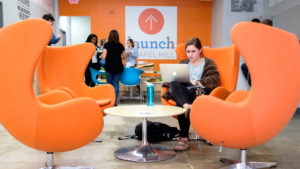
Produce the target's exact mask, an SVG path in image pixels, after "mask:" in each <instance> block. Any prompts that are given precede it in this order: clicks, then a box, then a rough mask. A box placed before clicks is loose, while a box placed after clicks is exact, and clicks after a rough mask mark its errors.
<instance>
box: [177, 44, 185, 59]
mask: <svg viewBox="0 0 300 169" xmlns="http://www.w3.org/2000/svg"><path fill="white" fill-rule="evenodd" d="M175 51H176V55H177V59H179V60H184V59H188V57H187V56H186V54H185V44H184V43H180V44H178V45H177V46H176V49H175Z"/></svg>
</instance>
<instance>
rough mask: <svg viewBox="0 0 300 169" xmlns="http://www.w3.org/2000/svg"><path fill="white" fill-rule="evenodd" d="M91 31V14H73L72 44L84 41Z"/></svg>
mask: <svg viewBox="0 0 300 169" xmlns="http://www.w3.org/2000/svg"><path fill="white" fill-rule="evenodd" d="M90 33H91V18H90V17H89V16H71V44H72V45H75V44H79V43H84V42H85V41H86V39H87V37H88V36H89V34H90Z"/></svg>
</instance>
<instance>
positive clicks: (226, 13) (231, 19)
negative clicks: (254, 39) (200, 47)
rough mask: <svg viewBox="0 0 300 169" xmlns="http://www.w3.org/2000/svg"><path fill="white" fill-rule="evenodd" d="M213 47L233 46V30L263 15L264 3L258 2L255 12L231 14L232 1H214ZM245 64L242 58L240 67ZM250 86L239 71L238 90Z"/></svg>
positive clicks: (258, 0)
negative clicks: (239, 24)
mask: <svg viewBox="0 0 300 169" xmlns="http://www.w3.org/2000/svg"><path fill="white" fill-rule="evenodd" d="M212 2H213V6H212V10H213V11H212V47H214V48H216V47H225V46H229V45H231V44H232V41H231V38H230V31H231V28H232V27H233V26H234V25H235V24H236V23H239V22H241V21H251V19H253V18H255V17H260V16H261V15H263V9H264V8H263V1H262V0H257V3H256V4H255V5H254V11H253V12H245V11H243V12H231V0H215V1H212ZM242 63H244V61H243V59H242V57H240V65H241V64H242ZM249 88H250V87H249V86H248V84H247V81H246V79H245V77H244V76H243V74H242V71H241V70H240V71H239V75H238V82H237V89H238V90H249Z"/></svg>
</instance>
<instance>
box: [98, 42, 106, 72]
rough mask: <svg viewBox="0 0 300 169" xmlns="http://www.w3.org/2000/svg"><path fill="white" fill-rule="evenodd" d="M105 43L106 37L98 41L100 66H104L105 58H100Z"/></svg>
mask: <svg viewBox="0 0 300 169" xmlns="http://www.w3.org/2000/svg"><path fill="white" fill-rule="evenodd" d="M105 43H106V39H105V38H103V39H101V40H100V41H99V46H100V47H99V48H100V65H101V67H104V66H105V59H102V57H101V55H102V53H103V49H104V44H105Z"/></svg>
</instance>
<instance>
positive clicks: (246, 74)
mask: <svg viewBox="0 0 300 169" xmlns="http://www.w3.org/2000/svg"><path fill="white" fill-rule="evenodd" d="M251 22H257V23H260V20H259V19H258V18H253V19H252V20H251ZM262 23H263V24H266V25H270V26H272V25H273V22H272V20H270V19H265V20H263V21H262ZM241 70H242V72H243V75H244V77H245V78H246V80H247V82H248V84H249V86H251V77H250V74H249V70H248V67H247V65H246V63H243V64H242V65H241Z"/></svg>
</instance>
